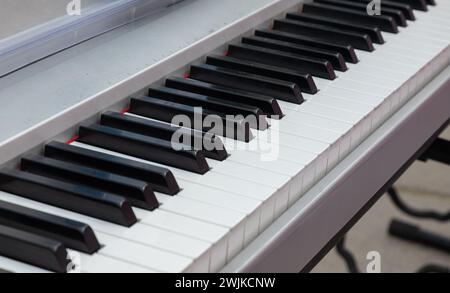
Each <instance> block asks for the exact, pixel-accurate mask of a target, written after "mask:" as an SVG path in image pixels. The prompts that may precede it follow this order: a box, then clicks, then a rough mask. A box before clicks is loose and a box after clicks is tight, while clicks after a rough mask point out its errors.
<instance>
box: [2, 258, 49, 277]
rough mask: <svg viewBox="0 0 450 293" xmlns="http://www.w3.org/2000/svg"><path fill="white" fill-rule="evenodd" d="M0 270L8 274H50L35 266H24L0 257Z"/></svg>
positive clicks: (18, 262) (21, 263) (24, 264)
mask: <svg viewBox="0 0 450 293" xmlns="http://www.w3.org/2000/svg"><path fill="white" fill-rule="evenodd" d="M0 270H3V271H5V272H8V273H23V274H45V273H51V272H49V271H47V270H44V269H41V268H38V267H36V266H33V265H30V264H26V263H23V262H20V261H17V260H14V259H11V258H7V257H4V256H1V255H0Z"/></svg>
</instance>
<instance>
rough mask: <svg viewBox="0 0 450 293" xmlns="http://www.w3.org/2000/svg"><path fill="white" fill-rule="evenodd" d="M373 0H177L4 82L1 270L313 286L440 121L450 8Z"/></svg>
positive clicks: (448, 105)
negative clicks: (319, 268)
mask: <svg viewBox="0 0 450 293" xmlns="http://www.w3.org/2000/svg"><path fill="white" fill-rule="evenodd" d="M369 2H370V1H369V0H353V1H351V0H315V1H302V0H246V1H239V5H237V2H236V0H223V1H209V0H186V1H183V2H181V3H178V4H177V5H174V6H172V7H170V8H169V9H167V10H165V11H163V12H161V13H159V14H158V15H154V16H152V17H147V18H142V19H140V20H138V21H137V22H133V23H131V24H127V25H124V26H121V27H119V28H117V29H115V30H112V31H109V32H107V33H105V34H102V35H100V36H97V37H95V38H92V39H90V40H88V41H85V42H83V43H81V44H78V45H76V46H73V47H71V48H69V49H66V50H63V51H61V52H59V53H57V54H54V55H52V56H50V57H48V58H45V59H43V60H41V61H39V62H36V63H33V64H31V65H29V66H27V67H24V68H22V69H20V70H18V71H15V72H13V73H11V74H9V75H6V76H5V77H3V78H2V79H1V80H0V101H1V102H2V110H1V111H0V121H1V123H0V130H1V131H0V165H1V168H0V239H1V241H0V270H2V271H5V272H14V273H25V272H27V273H30V272H33V273H41V272H42V273H46V272H68V271H69V272H70V271H78V272H84V273H96V272H135V273H138V272H139V273H140V272H142V273H162V272H163V273H164V272H166V273H176V272H299V271H302V272H308V271H310V270H311V269H312V268H313V267H314V265H315V264H316V263H317V262H318V261H319V260H320V259H321V257H323V256H324V255H325V254H326V253H327V251H329V249H330V248H331V247H333V246H334V245H335V243H336V242H337V240H338V239H339V238H340V237H342V235H344V234H345V232H346V231H348V230H349V229H350V228H351V227H352V225H353V224H354V223H355V222H356V221H357V220H358V219H359V218H360V217H361V216H363V215H364V213H365V212H366V211H367V210H368V209H369V208H370V207H371V205H372V204H373V203H374V202H376V200H377V199H378V198H379V197H380V196H381V195H382V194H383V192H384V190H385V189H386V187H388V186H389V185H390V184H392V182H393V180H395V178H396V176H398V174H399V173H400V172H401V171H402V170H403V169H404V168H406V167H407V166H408V164H410V163H411V162H412V161H413V160H414V159H415V158H416V157H417V156H418V155H419V154H420V152H421V150H423V148H424V147H425V146H426V145H427V144H429V143H430V142H432V141H433V139H434V138H435V137H436V136H437V134H438V133H439V131H440V130H441V129H442V128H443V127H445V125H447V124H448V120H449V117H450V96H449V93H450V81H449V80H450V67H449V63H450V47H449V45H450V39H449V35H450V17H449V16H450V2H448V1H446V0H389V1H384V0H383V1H381V2H382V6H381V11H380V14H379V15H374V16H369V15H368V14H367V5H368V3H369ZM199 107H200V108H201V109H202V111H203V112H202V113H201V114H200V118H204V117H207V116H208V115H210V114H211V115H213V116H214V117H215V118H217V119H216V120H214V121H215V122H217V123H219V124H220V123H224V122H226V123H229V124H227V125H229V127H228V128H225V129H222V130H214V127H212V124H211V125H209V126H208V125H200V127H195V130H193V129H189V127H188V126H186V125H187V124H183V126H184V127H182V128H180V127H179V126H177V125H175V124H173V123H172V122H173V118H176V117H178V116H179V115H183V117H187V118H188V119H187V120H188V122H191V121H194V120H195V117H197V118H198V116H195V115H196V114H198V109H199ZM230 115H231V116H230ZM236 115H237V116H236ZM239 115H241V116H239ZM233 116H234V118H231V117H233ZM246 116H249V117H250V116H252V117H257V118H259V120H258V122H257V123H249V122H248V121H247V120H246V119H242V117H246ZM194 122H195V121H194ZM191 127H192V128H194V126H191ZM232 130H233V131H232ZM180 133H182V134H183V139H184V138H187V139H189V140H187V141H185V140H183V141H180V142H177V143H173V141H172V138H173V137H174V134H180ZM198 142H200V143H198ZM202 142H203V143H205V144H202ZM206 143H210V146H211V145H212V147H207V145H206Z"/></svg>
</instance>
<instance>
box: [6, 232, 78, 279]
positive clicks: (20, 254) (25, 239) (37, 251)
mask: <svg viewBox="0 0 450 293" xmlns="http://www.w3.org/2000/svg"><path fill="white" fill-rule="evenodd" d="M0 255H3V256H6V257H8V258H12V259H15V260H18V261H21V262H24V263H28V264H31V265H34V266H37V267H40V268H42V269H46V270H49V271H52V272H56V273H67V270H68V266H69V263H70V260H69V257H68V254H67V250H66V248H65V246H64V245H63V244H62V243H61V242H59V241H56V240H52V239H49V238H46V237H42V236H39V235H36V234H32V233H29V232H25V231H21V230H18V229H14V228H11V227H7V226H3V225H0Z"/></svg>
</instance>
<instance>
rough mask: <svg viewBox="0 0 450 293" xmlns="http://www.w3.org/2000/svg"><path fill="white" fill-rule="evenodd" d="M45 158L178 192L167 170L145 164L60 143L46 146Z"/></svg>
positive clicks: (155, 188)
mask: <svg viewBox="0 0 450 293" xmlns="http://www.w3.org/2000/svg"><path fill="white" fill-rule="evenodd" d="M45 156H46V157H49V158H54V159H58V160H63V161H66V162H72V163H76V164H81V165H84V166H88V167H93V168H96V169H100V170H104V171H108V172H112V173H116V174H120V175H123V176H127V177H131V178H135V179H138V180H142V181H145V182H147V183H148V184H150V185H151V186H152V187H153V189H154V190H155V191H159V192H162V193H165V194H169V195H175V194H177V193H178V192H179V191H180V187H179V186H178V183H177V181H176V180H175V176H173V173H172V172H171V171H170V170H169V169H166V168H162V167H159V166H155V165H152V164H150V163H148V164H145V163H141V162H137V161H134V160H129V159H125V158H121V157H117V156H113V155H110V154H105V153H102V152H97V151H93V150H88V149H85V148H81V147H77V146H73V145H68V144H65V143H60V142H51V143H49V144H47V145H46V146H45Z"/></svg>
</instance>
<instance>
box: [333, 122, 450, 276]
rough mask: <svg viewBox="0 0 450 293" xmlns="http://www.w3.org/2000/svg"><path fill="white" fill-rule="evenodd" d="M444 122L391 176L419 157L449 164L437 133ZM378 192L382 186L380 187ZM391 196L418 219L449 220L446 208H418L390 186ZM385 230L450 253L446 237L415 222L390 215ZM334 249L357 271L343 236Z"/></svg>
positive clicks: (447, 146) (447, 148)
mask: <svg viewBox="0 0 450 293" xmlns="http://www.w3.org/2000/svg"><path fill="white" fill-rule="evenodd" d="M447 125H448V122H447V123H445V124H444V125H443V126H442V127H441V128H440V129H439V130H438V131H437V132H436V133H435V134H434V135H433V137H432V138H430V139H429V140H428V142H427V143H425V144H424V146H423V147H422V148H421V149H420V150H419V151H418V152H417V153H416V154H415V156H413V157H412V158H411V159H410V161H409V162H408V163H407V164H405V165H404V166H403V168H402V169H400V170H399V171H398V172H397V174H396V175H394V176H393V178H391V180H390V182H392V180H396V179H395V178H399V177H400V176H401V175H402V174H403V173H404V172H405V171H406V170H407V169H408V168H409V166H410V165H411V164H412V163H413V162H414V161H415V160H416V159H417V160H421V161H428V160H434V161H438V162H441V163H444V164H448V165H450V142H449V141H446V140H444V139H441V138H437V136H438V135H439V134H440V133H441V132H442V130H443V129H445V128H446V126H447ZM380 192H382V190H380ZM386 192H387V193H388V195H389V197H390V198H391V200H392V202H393V203H394V205H395V206H396V207H397V208H399V209H400V210H401V211H402V212H404V213H405V214H407V215H409V216H411V217H415V218H421V219H433V220H436V221H441V222H445V221H449V220H450V212H447V213H438V212H435V211H422V210H418V209H415V208H412V207H410V206H408V205H407V204H406V203H405V202H404V201H403V200H402V199H401V198H400V196H399V194H398V192H397V190H396V189H395V188H394V187H393V186H392V187H390V188H388V189H387V191H386ZM389 234H390V235H392V236H394V237H397V238H400V239H404V240H408V241H412V242H418V243H422V244H425V245H427V246H429V247H434V248H437V249H440V250H442V251H445V252H447V253H450V239H448V238H445V237H442V236H440V235H436V234H435V233H431V232H428V231H426V230H422V229H420V227H418V226H414V225H410V224H408V223H406V222H403V221H400V220H397V219H394V220H392V221H391V223H390V225H389ZM336 250H337V252H338V254H339V255H340V256H341V257H342V258H343V259H344V261H345V263H346V265H347V267H348V271H349V272H350V273H359V270H358V267H357V264H356V261H355V259H354V257H353V255H352V253H351V252H350V251H349V250H348V249H347V248H346V247H345V236H343V237H342V238H341V239H340V240H339V241H338V242H337V244H336ZM449 271H450V268H446V267H442V266H439V265H434V264H429V265H425V266H424V267H423V268H421V269H419V270H418V273H430V272H449Z"/></svg>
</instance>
